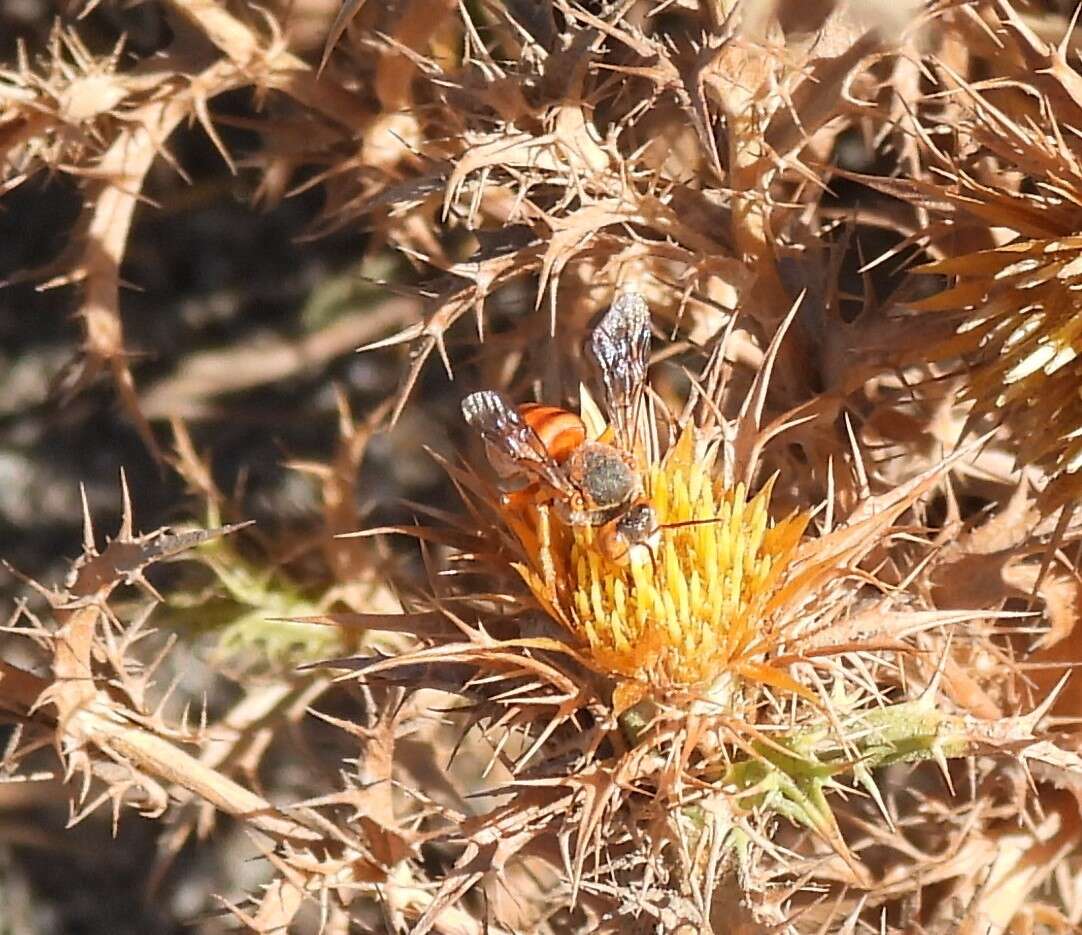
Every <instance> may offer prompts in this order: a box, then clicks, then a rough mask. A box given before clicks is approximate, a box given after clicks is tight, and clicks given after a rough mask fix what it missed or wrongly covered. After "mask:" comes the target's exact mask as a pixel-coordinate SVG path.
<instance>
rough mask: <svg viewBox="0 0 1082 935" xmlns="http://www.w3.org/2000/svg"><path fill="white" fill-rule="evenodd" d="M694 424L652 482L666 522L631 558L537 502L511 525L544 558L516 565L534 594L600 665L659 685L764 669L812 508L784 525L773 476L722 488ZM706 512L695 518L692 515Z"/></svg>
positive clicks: (700, 682) (701, 683) (703, 682)
mask: <svg viewBox="0 0 1082 935" xmlns="http://www.w3.org/2000/svg"><path fill="white" fill-rule="evenodd" d="M695 448H696V445H695V437H694V432H693V430H691V429H690V428H689V429H687V430H686V431H685V432H684V433H683V435H682V437H681V439H680V441H679V443H678V444H677V445H675V446H674V447H673V448H672V450H670V451H669V452H668V454H667V456H666V457H665V458H664V459H663V461H662V462H661V464H659V465H654V466H653V467H651V468H650V470H649V472H648V474H647V476H646V479H645V481H646V489H647V494H648V496H649V498H650V501H651V503H652V505H653V507H654V510H655V512H656V514H657V518H658V522H659V525H660V527H661V529H660V533H659V536H658V541H657V542H656V544H655V545H654V547H653V548H652V549H651V548H648V547H647V546H644V545H640V546H637V547H636V548H634V549H633V550H632V553H631V557H630V561H627V562H626V563H623V564H618V563H616V562H614V561H611V560H610V559H608V558H606V557H605V555H604V554H603V552H602V551H601V550H600V549H599V548H598V546H597V543H596V537H597V530H596V529H594V528H592V527H587V526H576V527H568V526H566V525H563V524H561V523H560V522H558V521H557V520H556V519H555V518H551V517H550V515H549V513H548V511H546V510H545V509H544V508H542V509H537V508H536V507H531V508H530V509H529V510H528V511H524V512H523V513H522V514H520V515H519V516H518V517H516V518H514V520H513V521H512V522H511V526H512V528H513V529H515V531H516V532H517V533H518V535H519V538H520V540H522V541H523V544H524V545H525V546H526V551H527V554H531V556H533V555H535V556H536V557H535V558H534V559H533V560H532V561H531V563H530V565H529V566H526V565H520V566H518V567H519V572H520V573H521V574H522V576H523V578H524V579H525V581H526V583H527V584H528V585H529V587H530V589H531V590H532V592H533V593H534V595H535V597H536V598H537V599H538V601H539V602H540V603H541V604H542V605H543V606H544V607H545V608H546V609H547V610H548V611H549V613H551V614H552V615H553V616H554V617H556V618H557V619H558V620H559V621H561V623H563V625H564V626H565V627H567V629H568V630H569V631H570V632H571V633H572V634H573V635H574V636H575V637H577V638H578V639H579V640H580V641H581V642H582V643H583V644H585V645H586V646H587V647H588V656H589V658H590V659H591V660H592V662H593V663H594V664H595V665H596V667H597V668H598V669H600V670H602V671H605V672H608V673H611V674H613V675H616V676H621V677H623V678H626V679H633V680H636V681H639V682H643V683H646V684H649V685H651V686H656V687H658V688H661V689H666V688H670V687H681V688H703V687H706V686H709V685H710V684H711V683H713V682H715V681H716V680H717V679H719V678H721V677H723V676H731V675H733V674H741V673H745V674H748V673H751V672H753V671H755V670H757V669H762V668H763V665H762V664H763V661H764V660H765V658H766V656H767V654H768V653H769V651H770V650H772V649H774V648H776V646H777V644H778V641H779V638H780V636H779V634H778V633H777V632H776V629H775V628H774V627H773V626H772V615H773V612H774V610H775V609H776V603H777V599H778V597H779V594H780V591H781V586H782V584H783V583H784V581H785V577H786V573H787V571H788V569H789V567H790V563H791V561H792V558H793V555H794V552H795V549H796V545H797V543H798V542H799V540H800V538H801V535H802V534H803V532H804V528H805V526H806V525H807V516H806V515H794V516H792V517H790V518H788V519H786V520H783V521H781V522H779V523H777V524H772V523H771V522H770V519H769V516H768V505H769V499H770V485H769V484H768V485H767V486H766V487H764V488H763V490H761V491H760V492H759V493H758V494H756V495H755V496H754V497H751V498H750V499H749V498H748V496H747V493H746V491H745V489H744V486H743V485H742V484H738V485H737V486H736V487H735V488H732V489H726V488H725V487H724V486H723V485H722V484H721V483H719V482H718V481H717V480H715V479H714V477H713V470H712V467H713V466H712V463H711V462H712V460H713V459H712V457H710V456H709V455H707V456H706V457H704V456H703V453H702V452H696V450H695ZM696 521H699V522H696Z"/></svg>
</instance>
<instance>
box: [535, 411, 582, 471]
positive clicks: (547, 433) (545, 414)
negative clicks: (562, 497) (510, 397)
mask: <svg viewBox="0 0 1082 935" xmlns="http://www.w3.org/2000/svg"><path fill="white" fill-rule="evenodd" d="M518 411H519V413H520V414H521V415H522V418H523V420H524V421H525V423H526V424H527V425H528V426H529V427H530V428H532V429H533V430H534V431H535V432H536V433H537V435H538V437H539V438H540V439H541V441H542V443H543V444H544V446H545V450H546V451H548V453H549V454H550V455H551V456H552V460H553V461H555V462H556V463H557V464H560V463H562V462H563V461H565V460H566V459H567V457H568V456H569V455H570V454H571V452H573V451H574V450H575V449H576V448H578V447H579V446H580V445H581V444H582V443H583V442H584V441H586V426H585V425H583V424H582V419H580V418H579V417H578V416H577V415H575V414H574V413H573V412H568V411H567V410H566V409H561V408H559V406H543V405H541V404H540V403H525V404H524V405H522V406H519V407H518Z"/></svg>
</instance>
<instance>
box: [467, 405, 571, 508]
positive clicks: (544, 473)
mask: <svg viewBox="0 0 1082 935" xmlns="http://www.w3.org/2000/svg"><path fill="white" fill-rule="evenodd" d="M462 417H463V418H464V419H465V420H466V424H467V425H469V426H470V428H472V429H474V430H475V431H476V432H477V433H478V434H479V435H480V436H481V438H482V439H484V441H485V443H486V444H487V445H488V446H489V447H490V448H491V449H492V450H494V451H496V452H498V453H499V455H500V456H501V457H503V458H504V459H505V460H506V461H508V462H510V463H511V464H513V465H514V466H515V467H517V468H518V469H519V470H521V471H525V472H526V473H527V474H530V475H533V476H534V477H536V478H538V479H540V480H542V481H544V482H545V483H546V484H548V485H549V486H550V487H553V488H555V489H556V490H559V491H562V492H568V491H569V490H570V486H569V483H568V480H567V478H566V477H565V476H564V473H563V471H561V470H560V466H559V465H558V464H557V463H556V462H555V461H554V460H553V459H552V456H551V455H550V454H549V453H548V450H547V449H546V448H545V443H544V442H542V441H541V439H540V438H539V437H538V434H537V433H536V432H535V431H534V430H533V429H532V428H530V426H529V425H527V424H526V422H525V420H524V419H523V418H522V414H521V413H520V412H519V411H518V409H517V408H515V406H514V404H513V403H511V402H510V401H509V400H508V399H507V398H506V397H505V396H504V395H503V394H502V393H498V392H496V391H495V390H480V391H479V392H477V393H470V395H469V396H467V397H466V398H465V399H463V400H462ZM494 466H495V467H499V465H494Z"/></svg>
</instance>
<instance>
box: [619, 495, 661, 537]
mask: <svg viewBox="0 0 1082 935" xmlns="http://www.w3.org/2000/svg"><path fill="white" fill-rule="evenodd" d="M617 525H618V527H619V532H620V534H621V535H622V536H625V537H626V538H627V539H629V540H630V541H632V542H643V541H645V540H646V539H648V538H649V537H650V535H651V534H652V533H653V532H654V530H655V529H656V528H657V516H656V515H655V513H654V508H653V507H652V506H650V504H649V503H638V504H636V505H635V506H633V507H631V509H630V510H628V511H627V512H626V513H625V514H624V515H623V516H622V517H621V518H620V521H619V523H618V524H617Z"/></svg>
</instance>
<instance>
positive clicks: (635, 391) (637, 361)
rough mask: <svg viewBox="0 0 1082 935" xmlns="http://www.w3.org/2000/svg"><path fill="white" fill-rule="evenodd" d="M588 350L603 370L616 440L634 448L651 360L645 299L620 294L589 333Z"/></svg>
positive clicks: (629, 447)
mask: <svg viewBox="0 0 1082 935" xmlns="http://www.w3.org/2000/svg"><path fill="white" fill-rule="evenodd" d="M589 350H590V354H591V356H592V357H593V358H594V360H595V361H596V362H597V366H598V369H599V370H600V371H601V385H602V387H603V388H604V391H605V406H606V408H607V409H608V413H607V414H608V417H609V419H610V420H611V422H612V425H613V430H614V431H615V432H616V438H617V441H618V442H619V443H620V444H621V445H623V446H624V447H625V448H626V449H627V450H628V451H634V449H635V443H636V441H637V438H636V435H637V432H638V424H639V408H640V405H641V403H642V398H643V393H644V392H645V390H646V369H647V367H648V366H649V363H650V309H649V308H648V307H647V305H646V300H645V299H644V298H643V297H642V296H641V295H638V294H636V293H633V292H629V293H626V294H624V295H621V296H619V297H618V298H617V299H616V301H615V302H613V303H612V307H611V308H610V309H609V310H608V311H607V312H606V313H605V317H604V318H602V319H601V321H600V322H598V325H597V327H596V328H595V329H594V332H593V334H592V335H590V341H589Z"/></svg>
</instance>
